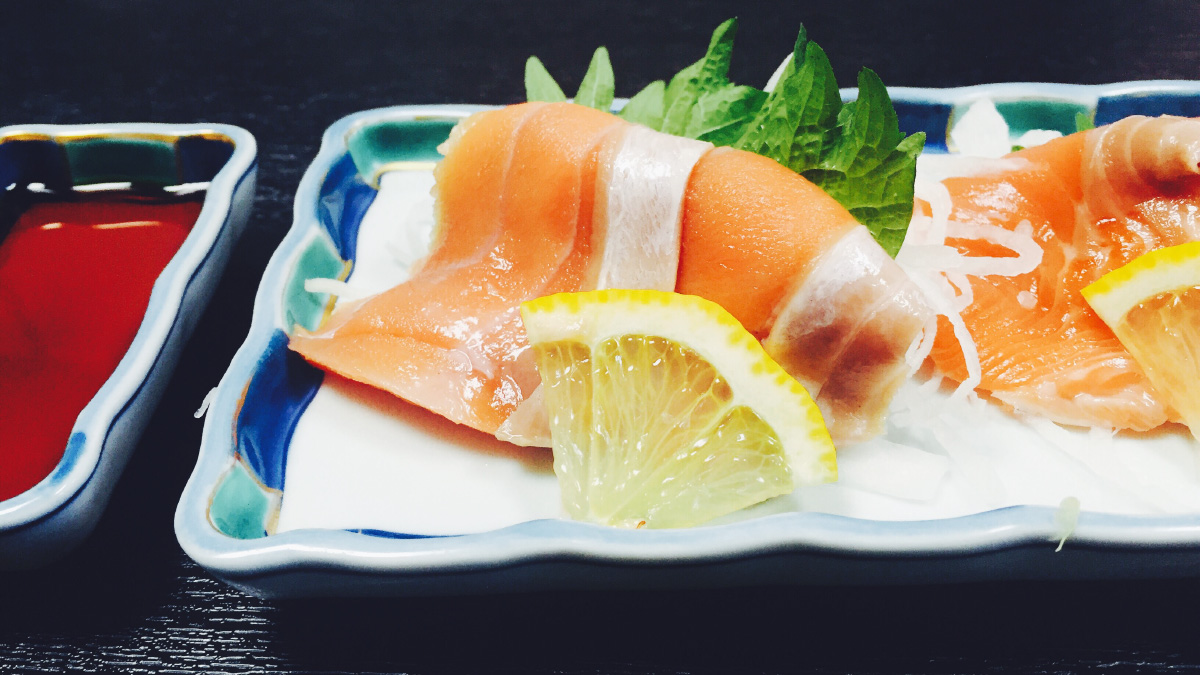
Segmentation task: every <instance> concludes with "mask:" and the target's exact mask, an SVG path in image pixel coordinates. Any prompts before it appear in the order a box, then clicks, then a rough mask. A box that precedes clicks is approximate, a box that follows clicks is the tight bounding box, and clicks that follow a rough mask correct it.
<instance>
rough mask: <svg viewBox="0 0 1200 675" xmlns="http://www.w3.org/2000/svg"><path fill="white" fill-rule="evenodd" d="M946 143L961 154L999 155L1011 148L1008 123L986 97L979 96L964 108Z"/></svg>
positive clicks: (1005, 153)
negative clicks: (964, 110)
mask: <svg viewBox="0 0 1200 675" xmlns="http://www.w3.org/2000/svg"><path fill="white" fill-rule="evenodd" d="M950 143H951V144H952V145H953V146H954V149H955V150H957V151H958V152H960V153H962V154H964V155H973V156H976V157H1003V156H1004V155H1007V154H1008V153H1010V152H1012V143H1011V142H1010V141H1009V140H1008V123H1007V122H1005V121H1004V117H1003V116H1002V115H1001V114H1000V111H999V110H996V106H995V104H993V103H992V102H991V100H990V99H986V98H983V99H979V100H978V101H975V102H974V103H972V104H971V107H969V108H967V112H965V113H963V116H962V117H960V118H959V119H958V121H957V122H955V124H954V128H952V129H951V130H950Z"/></svg>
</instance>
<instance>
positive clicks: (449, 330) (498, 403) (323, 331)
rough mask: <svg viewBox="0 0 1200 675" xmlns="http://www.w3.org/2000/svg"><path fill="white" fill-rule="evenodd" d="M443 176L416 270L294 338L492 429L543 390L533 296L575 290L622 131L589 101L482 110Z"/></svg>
mask: <svg viewBox="0 0 1200 675" xmlns="http://www.w3.org/2000/svg"><path fill="white" fill-rule="evenodd" d="M477 117H478V118H477V119H473V120H472V121H471V123H469V124H468V125H466V127H465V129H464V130H462V132H461V133H458V134H456V135H455V137H454V138H452V139H451V141H450V144H449V145H450V147H449V148H448V151H447V155H446V158H445V159H444V160H443V161H442V162H441V163H440V164H439V166H438V168H437V170H436V171H435V177H436V180H437V187H436V190H437V195H436V201H435V214H436V217H437V219H438V226H437V229H436V231H435V234H434V242H433V248H432V252H431V253H430V255H429V256H428V259H427V260H426V261H425V262H424V263H423V264H422V265H420V267H419V268H418V269H417V270H416V272H415V273H414V275H413V277H412V278H411V279H409V280H408V281H407V282H405V283H402V284H400V285H398V286H396V287H394V288H392V289H390V290H388V291H385V292H383V293H381V294H379V295H376V296H374V297H372V298H370V299H367V300H365V301H363V302H362V303H360V304H358V305H357V306H349V307H347V308H346V309H345V310H344V311H342V310H335V312H334V314H333V316H332V317H331V319H330V321H329V323H328V325H326V326H322V327H321V328H320V329H318V330H317V331H315V332H313V333H307V332H305V331H303V330H297V331H296V332H295V334H294V335H293V336H292V339H291V341H290V346H291V348H292V349H294V350H296V351H297V352H299V353H300V354H301V355H303V356H304V357H305V358H306V359H308V360H309V361H311V362H313V363H315V364H317V365H319V366H321V367H323V368H327V369H329V370H332V371H335V372H337V373H340V374H342V375H344V376H346V377H349V378H351V379H354V380H358V381H360V382H364V383H367V384H370V385H373V386H376V387H380V388H382V389H385V390H387V391H390V392H391V393H393V394H395V395H397V396H399V397H401V398H403V399H405V400H407V401H410V402H412V403H415V404H418V405H420V406H422V407H424V408H427V409H429V410H432V411H434V412H436V413H439V414H441V415H443V416H445V417H447V418H449V419H451V420H453V421H455V422H459V423H461V424H466V425H468V426H471V427H474V428H476V429H480V430H482V431H486V432H488V433H494V432H495V430H496V428H497V427H498V426H499V425H500V424H501V423H502V422H503V421H504V419H505V418H507V417H508V416H509V415H510V414H511V413H512V411H513V410H514V409H515V408H516V405H517V404H518V403H519V402H520V401H521V400H522V399H523V398H524V397H525V396H526V395H527V394H528V393H529V392H531V391H532V390H533V389H534V387H536V386H537V384H538V380H537V374H536V370H534V367H533V362H532V358H531V355H530V356H525V354H526V352H527V351H528V343H527V341H526V339H525V332H524V327H523V326H522V324H521V318H520V313H519V306H520V303H521V302H522V301H524V300H529V299H532V298H536V297H540V296H543V295H549V294H552V293H558V292H565V291H574V290H580V288H581V287H582V286H581V284H582V282H583V280H584V279H585V277H586V276H587V274H588V271H589V264H590V259H591V243H592V242H591V229H592V227H591V220H592V211H593V208H592V199H593V195H594V183H595V174H596V155H597V153H598V152H599V149H600V147H601V140H602V139H603V138H604V137H605V135H607V134H609V133H611V132H612V131H614V130H616V129H619V128H620V127H622V126H624V123H622V122H621V121H620V120H618V119H617V118H615V117H613V116H611V115H608V114H604V113H600V112H597V111H594V110H590V109H587V108H579V107H576V106H563V105H542V104H524V105H519V106H513V107H510V108H504V109H501V110H499V111H496V113H495V114H486V115H479V116H477Z"/></svg>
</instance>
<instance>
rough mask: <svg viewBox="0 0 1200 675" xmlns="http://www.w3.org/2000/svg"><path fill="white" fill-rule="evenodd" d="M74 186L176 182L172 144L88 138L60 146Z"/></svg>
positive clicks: (120, 138)
mask: <svg viewBox="0 0 1200 675" xmlns="http://www.w3.org/2000/svg"><path fill="white" fill-rule="evenodd" d="M62 145H63V150H64V151H65V152H66V153H67V161H68V162H69V163H70V165H71V180H72V182H73V183H74V184H75V185H88V184H92V183H114V182H129V183H149V184H153V185H174V184H176V183H178V182H179V179H178V174H179V172H178V169H177V166H176V162H175V145H174V144H173V143H170V142H167V141H163V140H157V139H143V138H122V137H120V136H109V137H105V138H88V139H78V140H68V141H67V142H65V143H63V144H62Z"/></svg>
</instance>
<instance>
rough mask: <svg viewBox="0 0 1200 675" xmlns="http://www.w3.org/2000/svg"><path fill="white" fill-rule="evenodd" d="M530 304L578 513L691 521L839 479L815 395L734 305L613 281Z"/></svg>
mask: <svg viewBox="0 0 1200 675" xmlns="http://www.w3.org/2000/svg"><path fill="white" fill-rule="evenodd" d="M521 316H522V318H523V319H524V321H525V329H526V332H527V333H528V336H529V341H530V343H531V344H532V345H533V351H534V354H535V357H536V360H537V366H538V371H539V372H540V374H541V377H542V385H543V392H544V395H545V402H546V407H547V411H548V412H549V417H550V430H551V437H552V439H553V443H554V470H555V473H556V474H557V475H558V479H559V486H560V488H561V491H562V498H563V505H564V507H565V508H566V510H567V513H568V514H569V515H570V516H571V517H572V518H575V519H577V520H587V521H591V522H596V523H602V524H606V525H614V526H619V527H642V526H646V527H688V526H691V525H696V524H699V523H703V522H705V521H708V520H711V519H713V518H716V517H719V516H722V515H725V514H728V513H732V512H734V511H736V510H738V509H742V508H745V507H747V506H750V505H752V504H756V503H758V502H761V501H764V500H767V499H770V498H772V497H776V496H779V495H782V494H787V493H789V492H791V491H792V490H793V489H794V488H795V486H796V485H803V484H811V483H821V482H828V481H833V480H835V479H836V477H837V465H836V460H835V457H834V447H833V442H832V441H831V440H830V438H829V432H828V431H826V429H825V424H824V422H823V421H822V419H821V413H820V411H819V410H818V409H817V406H816V405H815V404H814V403H813V401H812V398H811V397H809V395H808V393H807V392H805V391H804V388H803V387H802V386H801V385H800V384H799V383H798V382H796V380H794V379H793V378H792V377H791V376H790V375H788V374H787V373H786V372H785V371H784V370H783V369H782V368H781V367H780V366H779V365H778V364H776V363H775V362H774V361H772V360H771V358H770V357H769V356H767V354H766V352H765V351H763V348H762V346H761V345H760V344H759V342H758V340H756V339H755V338H754V336H752V335H751V334H750V333H748V332H747V331H746V330H745V329H744V328H743V327H742V326H741V324H739V323H738V322H737V320H736V319H734V318H733V317H732V316H730V314H729V313H728V312H726V311H725V310H724V309H722V308H721V307H720V306H718V305H716V304H714V303H712V302H709V301H707V300H703V299H701V298H697V297H694V296H687V295H679V294H676V293H667V292H662V291H631V290H603V291H591V292H586V293H564V294H559V295H553V296H549V297H545V298H539V299H537V300H532V301H530V302H526V303H524V304H523V305H522V306H521Z"/></svg>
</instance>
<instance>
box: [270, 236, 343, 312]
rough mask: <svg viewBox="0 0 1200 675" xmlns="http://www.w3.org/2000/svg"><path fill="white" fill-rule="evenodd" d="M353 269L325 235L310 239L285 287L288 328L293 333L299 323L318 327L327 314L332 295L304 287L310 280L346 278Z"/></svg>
mask: <svg viewBox="0 0 1200 675" xmlns="http://www.w3.org/2000/svg"><path fill="white" fill-rule="evenodd" d="M349 268H350V266H349V263H347V262H345V261H343V260H342V259H341V258H340V257H339V256H338V254H337V251H335V250H334V249H333V245H332V244H330V243H329V242H328V241H327V240H325V239H324V238H321V237H314V238H312V239H310V240H309V242H308V245H307V246H305V248H304V250H302V251H301V252H300V255H299V256H297V258H296V265H295V267H293V268H292V274H291V277H290V278H289V279H288V281H287V284H286V285H285V286H284V289H283V307H284V310H283V318H284V328H285V330H286V331H287V332H289V333H290V332H291V331H292V328H293V327H294V326H297V325H299V326H301V327H303V328H305V329H306V330H316V329H317V326H319V325H321V319H322V317H324V316H325V309H326V307H328V305H329V296H328V295H326V294H325V293H309V292H308V291H306V290H304V281H305V280H306V279H344V278H346V276H347V273H348V272H349Z"/></svg>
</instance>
